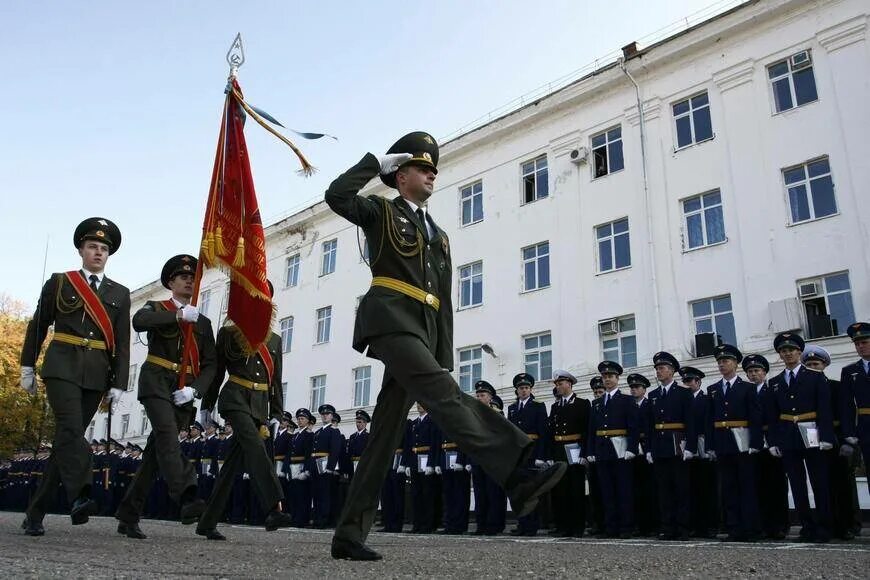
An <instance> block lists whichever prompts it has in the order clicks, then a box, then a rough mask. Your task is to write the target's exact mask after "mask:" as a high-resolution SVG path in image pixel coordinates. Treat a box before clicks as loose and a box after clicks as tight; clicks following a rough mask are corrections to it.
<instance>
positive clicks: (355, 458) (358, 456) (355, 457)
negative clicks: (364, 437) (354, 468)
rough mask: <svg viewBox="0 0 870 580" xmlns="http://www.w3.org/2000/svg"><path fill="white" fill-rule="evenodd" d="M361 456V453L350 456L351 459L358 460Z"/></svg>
mask: <svg viewBox="0 0 870 580" xmlns="http://www.w3.org/2000/svg"><path fill="white" fill-rule="evenodd" d="M361 458H362V455H354V456H353V457H351V458H350V460H351V461H359V460H360V459H361Z"/></svg>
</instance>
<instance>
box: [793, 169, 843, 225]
mask: <svg viewBox="0 0 870 580" xmlns="http://www.w3.org/2000/svg"><path fill="white" fill-rule="evenodd" d="M782 177H783V179H784V180H785V188H786V190H787V191H788V205H789V208H790V209H791V223H793V224H796V223H800V222H805V221H809V220H814V219H819V218H822V217H825V216H829V215H833V214H835V213H837V200H836V199H835V198H834V181H833V179H832V178H831V164H830V163H829V162H828V158H827V157H822V158H821V159H816V160H815V161H808V162H807V163H804V164H802V165H798V166H796V167H790V168H788V169H783V170H782Z"/></svg>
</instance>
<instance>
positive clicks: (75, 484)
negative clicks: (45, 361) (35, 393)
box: [27, 379, 103, 521]
mask: <svg viewBox="0 0 870 580" xmlns="http://www.w3.org/2000/svg"><path fill="white" fill-rule="evenodd" d="M45 391H46V395H47V396H48V404H49V405H51V410H52V412H53V413H54V424H55V427H54V440H53V441H52V446H51V455H50V456H49V457H48V461H47V462H46V464H45V470H44V471H43V474H42V478H41V480H40V482H39V487H37V488H36V492H35V493H34V494H33V497H32V498H31V500H30V505H29V507H28V508H27V517H28V518H30V519H32V520H33V521H42V518H43V517H44V516H45V514H46V512H47V511H48V509H49V508H50V507H51V502H52V500H53V499H54V497H55V494H56V493H57V485H58V482H62V483H63V486H64V488H65V489H66V495H67V498H68V500H69V501H70V503H72V502H73V501H75V500H76V498H78V497H79V496H80V495H87V494H89V493H90V489H91V475H92V474H91V449H90V447H89V446H88V442H87V441H85V429H86V428H87V426H88V425H90V424H91V418H92V417H93V416H94V413H95V412H96V411H97V407H98V406H99V405H100V401H101V400H102V399H103V393H102V391H93V390H90V389H82V388H81V387H79V386H78V385H75V384H73V383H69V382H67V381H62V380H59V379H46V380H45Z"/></svg>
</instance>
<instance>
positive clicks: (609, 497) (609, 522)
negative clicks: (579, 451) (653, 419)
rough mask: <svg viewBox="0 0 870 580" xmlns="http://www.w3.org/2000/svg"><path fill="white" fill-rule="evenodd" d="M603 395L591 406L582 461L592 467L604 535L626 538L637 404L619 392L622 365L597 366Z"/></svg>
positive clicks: (630, 525) (630, 515) (630, 512)
mask: <svg viewBox="0 0 870 580" xmlns="http://www.w3.org/2000/svg"><path fill="white" fill-rule="evenodd" d="M598 372H599V373H601V380H602V383H603V385H604V396H603V397H601V398H599V399H597V400H596V401H595V402H594V403H593V404H592V414H591V416H590V419H589V436H588V441H589V445H588V446H587V448H586V453H587V456H586V460H587V461H589V462H590V463H593V464H595V470H596V472H597V474H598V482H599V485H600V487H601V500H602V504H603V507H604V533H605V535H606V536H609V537H620V538H630V537H631V535H632V532H633V531H634V506H633V505H632V504H633V502H632V496H633V491H632V467H631V460H632V459H634V458H635V456H636V453H635V452H636V450H637V445H638V439H639V438H638V423H637V420H638V410H637V404H636V403H635V402H634V399H632V398H631V397H630V396H628V395H624V394H623V393H621V392H620V391H619V376H620V375H621V374H622V366H621V365H620V364H619V363H617V362H614V361H609V360H606V361H602V362H601V363H599V365H598Z"/></svg>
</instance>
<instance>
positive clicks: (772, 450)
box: [768, 445, 782, 457]
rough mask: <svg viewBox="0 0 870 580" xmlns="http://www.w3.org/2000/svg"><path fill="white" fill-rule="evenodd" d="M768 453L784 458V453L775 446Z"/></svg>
mask: <svg viewBox="0 0 870 580" xmlns="http://www.w3.org/2000/svg"><path fill="white" fill-rule="evenodd" d="M768 451H769V452H770V454H771V455H773V456H774V457H782V451H780V450H779V447H777V446H776V445H774V446H773V447H771V448H769V449H768Z"/></svg>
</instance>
